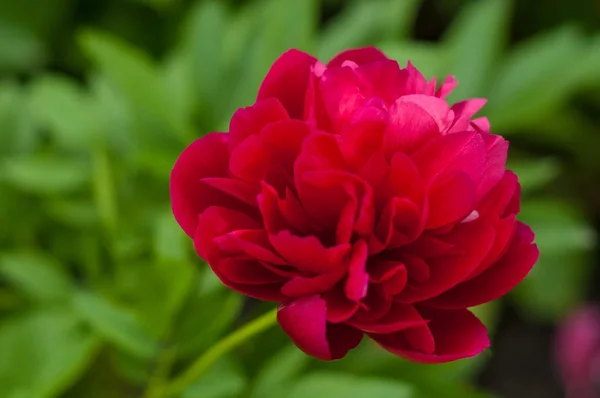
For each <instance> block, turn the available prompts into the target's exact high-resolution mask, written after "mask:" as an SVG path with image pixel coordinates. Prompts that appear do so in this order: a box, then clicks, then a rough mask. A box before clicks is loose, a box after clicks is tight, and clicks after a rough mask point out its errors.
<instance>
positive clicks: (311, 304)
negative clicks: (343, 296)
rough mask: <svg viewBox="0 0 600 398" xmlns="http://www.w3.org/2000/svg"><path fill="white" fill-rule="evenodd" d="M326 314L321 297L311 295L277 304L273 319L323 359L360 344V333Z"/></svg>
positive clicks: (334, 356) (311, 353)
mask: <svg viewBox="0 0 600 398" xmlns="http://www.w3.org/2000/svg"><path fill="white" fill-rule="evenodd" d="M326 315H327V308H326V303H325V300H323V299H322V298H321V297H319V296H316V295H315V296H309V297H303V298H300V299H298V300H295V301H292V302H290V303H288V304H284V305H282V306H280V307H279V311H278V312H277V321H278V322H279V325H280V326H281V329H283V331H284V332H285V333H287V335H288V336H290V338H291V339H292V341H293V342H294V344H296V346H298V348H300V349H301V350H302V351H304V352H305V353H306V354H308V355H311V356H313V357H315V358H318V359H321V360H324V361H330V360H335V359H340V358H343V357H344V356H345V355H346V353H347V352H348V351H350V350H351V349H353V348H355V347H356V346H358V344H360V341H361V340H362V336H363V333H362V332H360V331H358V330H356V329H354V328H352V327H350V326H346V325H344V324H331V323H328V322H327V320H326Z"/></svg>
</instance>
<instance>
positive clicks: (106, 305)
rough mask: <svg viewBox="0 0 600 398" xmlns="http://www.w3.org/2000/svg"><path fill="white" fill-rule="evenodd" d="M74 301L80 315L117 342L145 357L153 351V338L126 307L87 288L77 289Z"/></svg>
mask: <svg viewBox="0 0 600 398" xmlns="http://www.w3.org/2000/svg"><path fill="white" fill-rule="evenodd" d="M73 304H74V307H75V309H76V311H77V313H78V314H79V316H80V317H81V319H83V320H85V321H87V322H88V323H89V324H90V326H92V327H93V328H94V329H95V330H96V331H97V332H98V334H100V335H102V336H103V337H104V338H105V339H106V340H108V341H110V342H111V343H113V344H115V345H116V346H118V347H120V348H122V349H123V350H126V351H127V352H129V353H132V354H134V355H137V356H140V357H144V358H149V357H151V356H152V355H153V354H154V353H155V352H156V349H157V343H156V341H155V340H153V339H152V338H151V337H150V336H149V335H148V333H147V332H146V331H145V329H144V328H143V327H142V326H141V325H140V323H139V321H138V319H137V318H136V317H135V316H134V315H133V314H132V313H131V312H129V311H128V310H127V309H125V308H122V307H119V306H117V305H115V304H113V303H111V302H109V301H107V300H106V299H104V298H103V297H101V296H98V295H96V294H94V293H88V292H79V293H77V294H76V295H75V296H74V299H73Z"/></svg>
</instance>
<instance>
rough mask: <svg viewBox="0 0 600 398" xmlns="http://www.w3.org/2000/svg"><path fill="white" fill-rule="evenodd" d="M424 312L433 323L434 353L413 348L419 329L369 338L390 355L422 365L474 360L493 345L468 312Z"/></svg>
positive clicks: (430, 324) (482, 328)
mask: <svg viewBox="0 0 600 398" xmlns="http://www.w3.org/2000/svg"><path fill="white" fill-rule="evenodd" d="M420 312H421V314H422V316H423V318H425V319H427V320H429V324H428V328H429V331H430V333H431V335H432V336H433V339H434V343H435V344H434V350H433V352H430V353H428V352H426V351H424V350H418V349H416V348H415V347H413V344H411V339H410V338H409V333H414V332H415V331H416V330H417V329H419V328H412V329H407V330H405V331H400V332H396V333H390V334H374V333H370V334H369V337H370V338H372V339H373V340H375V341H376V342H377V343H378V344H379V345H381V346H382V347H383V348H385V349H386V350H388V351H389V352H391V353H393V354H396V355H398V356H401V357H403V358H406V359H409V360H411V361H414V362H419V363H444V362H451V361H456V360H458V359H463V358H468V357H472V356H475V355H477V354H479V353H481V352H482V351H483V350H484V349H486V348H487V347H489V345H490V343H489V338H488V336H487V330H486V328H485V326H484V325H483V324H482V323H481V322H480V321H479V319H477V318H476V317H475V315H473V314H472V313H470V312H469V311H467V310H455V311H441V310H432V309H427V310H421V311H420ZM412 337H416V336H412Z"/></svg>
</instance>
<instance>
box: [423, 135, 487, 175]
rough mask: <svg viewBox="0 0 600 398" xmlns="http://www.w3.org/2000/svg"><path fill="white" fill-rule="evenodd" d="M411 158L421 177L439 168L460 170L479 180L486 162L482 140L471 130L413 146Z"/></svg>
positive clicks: (439, 171) (439, 169)
mask: <svg viewBox="0 0 600 398" xmlns="http://www.w3.org/2000/svg"><path fill="white" fill-rule="evenodd" d="M412 159H413V161H414V162H415V164H416V165H417V168H418V169H419V171H420V173H421V177H423V178H424V179H425V180H430V179H431V178H432V177H434V176H435V175H438V174H441V173H442V172H449V171H462V172H463V173H466V174H467V175H468V176H469V177H470V178H471V180H473V182H475V183H479V181H480V179H481V176H482V173H483V167H484V165H485V162H486V149H485V143H484V141H483V138H481V135H480V134H478V133H475V132H463V133H455V134H448V135H445V136H443V137H440V138H438V139H435V140H433V141H431V142H429V143H428V144H427V145H425V146H424V147H422V148H420V149H419V150H417V151H416V152H415V153H414V154H413V155H412Z"/></svg>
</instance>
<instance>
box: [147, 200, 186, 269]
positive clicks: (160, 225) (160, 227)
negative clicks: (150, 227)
mask: <svg viewBox="0 0 600 398" xmlns="http://www.w3.org/2000/svg"><path fill="white" fill-rule="evenodd" d="M190 243H191V241H190V239H189V237H188V236H187V235H186V234H185V232H183V230H182V229H181V228H180V227H179V225H178V224H177V222H176V221H175V217H174V216H173V212H172V211H171V209H170V208H169V209H168V210H166V211H164V212H162V213H161V214H159V215H158V216H157V217H156V221H155V227H154V245H153V247H154V251H155V255H156V259H157V260H158V261H159V262H161V261H185V260H187V258H188V256H187V253H188V248H189V247H190Z"/></svg>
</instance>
